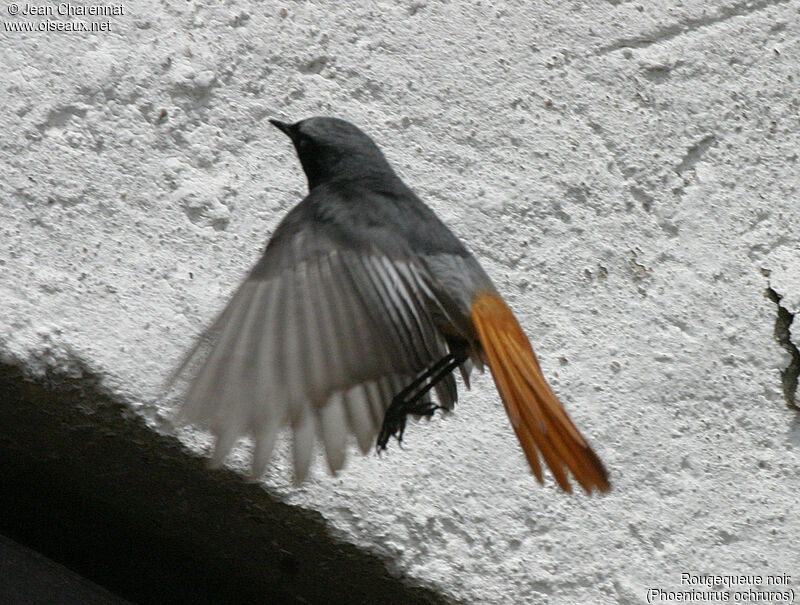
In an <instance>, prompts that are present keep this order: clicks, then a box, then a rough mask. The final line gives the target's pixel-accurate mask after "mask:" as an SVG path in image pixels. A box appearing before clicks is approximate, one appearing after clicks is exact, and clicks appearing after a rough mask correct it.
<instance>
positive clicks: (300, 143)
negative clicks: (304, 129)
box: [297, 135, 310, 149]
mask: <svg viewBox="0 0 800 605" xmlns="http://www.w3.org/2000/svg"><path fill="white" fill-rule="evenodd" d="M309 143H310V141H309V140H308V137H307V136H305V135H300V138H299V139H298V140H297V146H298V147H299V148H300V149H305V148H306V147H308V145H309Z"/></svg>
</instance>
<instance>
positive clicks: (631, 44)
mask: <svg viewBox="0 0 800 605" xmlns="http://www.w3.org/2000/svg"><path fill="white" fill-rule="evenodd" d="M788 1H789V0H761V1H760V2H752V0H750V1H745V2H738V3H736V4H734V5H732V6H729V7H725V8H722V9H721V10H720V11H719V13H718V14H716V15H714V16H712V17H696V18H694V19H687V20H686V21H680V22H678V23H673V24H671V25H668V26H666V27H661V28H658V29H656V30H655V31H654V32H652V33H649V34H641V35H639V36H635V37H631V38H622V39H620V40H617V41H616V42H613V43H612V44H608V45H606V46H602V47H600V48H599V49H598V50H597V51H596V52H595V53H593V55H594V56H602V55H607V54H609V53H612V52H614V51H617V50H621V49H623V48H647V47H649V46H653V45H654V44H659V43H661V42H667V41H669V40H672V39H673V38H677V37H678V36H682V35H684V34H689V33H692V32H694V31H697V30H699V29H704V28H706V27H712V26H714V25H719V24H720V23H724V22H725V21H728V20H729V19H732V18H734V17H744V16H748V15H751V14H753V13H755V12H758V11H760V10H763V9H766V8H770V7H772V6H777V5H779V4H786V3H787V2H788Z"/></svg>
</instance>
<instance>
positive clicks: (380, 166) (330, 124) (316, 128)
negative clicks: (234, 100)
mask: <svg viewBox="0 0 800 605" xmlns="http://www.w3.org/2000/svg"><path fill="white" fill-rule="evenodd" d="M270 122H271V123H272V124H273V125H274V126H275V127H277V128H279V129H280V130H282V131H283V132H284V133H286V135H287V136H288V137H289V138H290V139H292V143H294V147H295V149H296V150H297V155H298V156H299V158H300V163H301V164H302V165H303V170H304V171H305V173H306V177H307V178H308V188H309V189H313V188H314V187H316V186H317V185H321V184H323V183H325V182H328V181H331V180H334V179H352V178H364V177H369V176H377V175H383V176H387V175H392V176H394V172H393V171H392V168H391V167H390V166H389V163H388V162H387V161H386V158H385V157H383V154H382V153H381V150H380V149H378V146H377V145H375V143H374V142H373V140H372V139H370V138H369V137H368V136H367V135H366V134H364V133H363V132H361V131H360V130H359V129H358V128H356V127H355V126H353V125H352V124H351V123H350V122H345V121H344V120H340V119H338V118H325V117H319V118H308V119H307V120H302V121H300V122H297V123H296V124H285V123H284V122H279V121H278V120H270Z"/></svg>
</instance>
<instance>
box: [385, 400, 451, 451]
mask: <svg viewBox="0 0 800 605" xmlns="http://www.w3.org/2000/svg"><path fill="white" fill-rule="evenodd" d="M440 407H441V406H439V405H436V404H435V403H433V402H431V401H403V400H402V399H399V398H397V397H395V399H394V400H393V401H392V404H391V405H390V406H389V408H388V409H387V410H386V415H385V416H384V417H383V426H381V432H380V433H379V434H378V443H377V446H376V449H377V450H378V453H381V452H383V451H384V450H386V446H387V445H388V443H389V439H390V438H391V437H394V438H396V439H397V443H402V442H403V433H404V432H405V430H406V417H407V416H409V415H411V416H417V417H418V418H419V417H422V416H427V417H431V416H433V413H434V412H435V411H436V410H438V409H439V408H440Z"/></svg>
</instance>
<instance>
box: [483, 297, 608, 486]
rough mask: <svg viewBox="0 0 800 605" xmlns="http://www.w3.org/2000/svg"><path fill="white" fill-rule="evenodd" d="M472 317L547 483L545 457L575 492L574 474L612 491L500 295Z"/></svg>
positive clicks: (534, 465) (520, 434)
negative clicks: (542, 460)
mask: <svg viewBox="0 0 800 605" xmlns="http://www.w3.org/2000/svg"><path fill="white" fill-rule="evenodd" d="M470 315H471V318H472V321H473V324H474V326H475V329H476V331H477V333H478V339H479V340H480V343H481V346H482V348H483V351H484V354H485V355H486V360H487V362H488V364H489V368H490V370H491V372H492V376H493V377H494V381H495V384H496V385H497V390H498V391H499V392H500V398H501V399H502V400H503V404H504V405H505V408H506V412H507V413H508V416H509V419H510V420H511V425H512V426H513V427H514V431H515V432H516V434H517V438H518V439H519V442H520V445H521V446H522V449H523V451H524V452H525V457H526V458H527V460H528V464H529V465H530V467H531V470H532V471H533V474H534V475H535V476H536V479H537V480H538V481H539V482H540V483H541V482H542V468H541V464H540V461H539V455H541V457H542V458H544V461H545V463H546V464H547V466H548V467H549V468H550V471H551V472H552V473H553V477H554V478H555V480H556V482H557V483H558V485H559V486H560V487H561V489H563V490H564V491H566V492H571V491H572V487H571V485H570V482H569V478H568V474H567V473H568V472H570V473H571V474H572V475H573V477H574V478H575V480H576V481H577V482H578V483H579V484H580V486H581V487H582V488H583V489H584V490H585V491H586V493H591V492H592V490H593V489H597V490H598V491H600V492H605V491H608V489H609V487H610V485H609V482H608V474H607V473H606V470H605V468H604V467H603V463H602V462H600V459H599V458H598V457H597V455H596V454H595V453H594V451H592V448H591V447H590V446H589V444H588V443H587V442H586V440H585V439H584V438H583V436H582V435H581V434H580V432H579V431H578V429H577V428H575V425H574V424H573V423H572V421H571V420H570V418H569V416H567V413H566V411H565V410H564V408H563V407H561V404H560V403H559V401H558V398H557V397H556V396H555V393H553V390H552V389H551V388H550V385H548V384H547V381H546V380H545V378H544V375H543V374H542V370H541V368H540V367H539V362H538V361H537V359H536V355H535V354H534V352H533V349H532V348H531V345H530V342H529V341H528V338H527V337H526V336H525V333H524V332H523V331H522V328H521V327H520V325H519V323H518V322H517V320H516V318H515V317H514V315H513V314H512V313H511V309H509V308H508V306H507V305H506V304H505V302H503V300H502V299H501V298H500V297H499V296H498V295H496V294H482V295H480V296H478V297H477V298H476V299H475V300H474V301H473V303H472V306H471V308H470Z"/></svg>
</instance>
